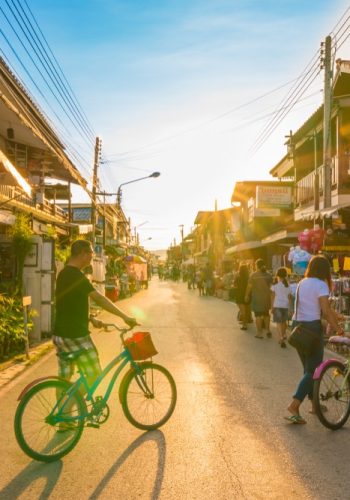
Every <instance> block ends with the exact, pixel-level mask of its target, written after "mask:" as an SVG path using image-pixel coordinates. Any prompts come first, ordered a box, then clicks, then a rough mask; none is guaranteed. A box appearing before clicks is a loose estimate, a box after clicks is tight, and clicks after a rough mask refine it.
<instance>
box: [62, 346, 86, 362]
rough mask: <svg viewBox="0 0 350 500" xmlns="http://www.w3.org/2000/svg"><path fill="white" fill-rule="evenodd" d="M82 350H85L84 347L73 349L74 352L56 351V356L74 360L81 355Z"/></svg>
mask: <svg viewBox="0 0 350 500" xmlns="http://www.w3.org/2000/svg"><path fill="white" fill-rule="evenodd" d="M84 352H86V349H79V351H74V352H60V353H58V357H59V358H61V359H63V360H64V361H74V360H76V359H77V358H79V356H81V355H82V354H83V353H84Z"/></svg>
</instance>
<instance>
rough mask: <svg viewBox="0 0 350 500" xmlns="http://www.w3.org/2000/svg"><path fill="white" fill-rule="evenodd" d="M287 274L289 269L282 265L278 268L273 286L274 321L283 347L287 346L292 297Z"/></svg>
mask: <svg viewBox="0 0 350 500" xmlns="http://www.w3.org/2000/svg"><path fill="white" fill-rule="evenodd" d="M287 276H288V273H287V269H286V268H285V267H280V268H279V269H277V272H276V276H275V280H274V284H273V285H272V286H271V293H272V315H273V321H274V322H275V323H276V327H277V333H278V339H279V340H278V341H279V344H280V346H281V347H282V348H285V347H286V342H285V341H286V330H287V321H288V311H289V305H290V302H291V298H292V293H291V288H290V286H289V283H288V281H287Z"/></svg>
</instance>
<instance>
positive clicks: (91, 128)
mask: <svg viewBox="0 0 350 500" xmlns="http://www.w3.org/2000/svg"><path fill="white" fill-rule="evenodd" d="M24 3H25V5H26V7H27V9H28V11H29V12H30V15H31V16H32V19H33V21H34V23H35V25H36V27H37V28H38V31H39V33H40V35H41V37H42V39H43V40H44V42H45V45H46V47H47V48H48V50H49V52H50V54H51V56H52V58H53V59H54V61H55V63H56V65H57V68H58V69H59V72H60V73H61V75H62V78H63V79H64V81H65V82H66V84H67V87H68V88H69V90H70V92H71V95H72V96H73V98H74V101H75V103H76V105H77V106H78V108H79V109H80V111H81V113H82V115H83V116H84V117H85V120H86V123H87V125H88V126H89V128H90V130H91V132H92V134H93V136H94V137H96V135H97V134H96V132H95V131H94V129H93V127H92V125H91V123H90V122H89V119H88V117H87V116H86V114H85V112H84V110H83V108H82V106H81V104H80V103H79V101H78V98H77V97H76V95H75V93H74V91H73V89H72V87H71V85H70V83H69V81H68V80H67V78H66V76H65V74H64V72H63V69H62V67H61V65H60V63H59V62H58V60H57V59H56V57H55V54H54V53H53V51H52V49H51V47H50V45H49V43H48V41H47V39H46V37H45V35H44V33H43V32H42V30H41V28H40V26H39V24H38V22H37V20H36V18H35V16H34V14H33V12H32V10H31V9H30V7H29V5H28V3H27V0H24Z"/></svg>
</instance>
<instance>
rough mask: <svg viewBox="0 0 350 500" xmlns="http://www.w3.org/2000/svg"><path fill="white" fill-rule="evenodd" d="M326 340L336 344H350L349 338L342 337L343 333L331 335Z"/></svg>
mask: <svg viewBox="0 0 350 500" xmlns="http://www.w3.org/2000/svg"><path fill="white" fill-rule="evenodd" d="M328 342H330V343H331V344H336V345H347V346H350V338H349V337H344V336H343V335H333V337H330V338H329V339H328Z"/></svg>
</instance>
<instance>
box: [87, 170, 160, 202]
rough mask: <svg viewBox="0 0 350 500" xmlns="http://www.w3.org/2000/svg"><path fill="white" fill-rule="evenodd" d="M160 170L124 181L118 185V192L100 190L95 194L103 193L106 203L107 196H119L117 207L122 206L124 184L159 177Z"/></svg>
mask: <svg viewBox="0 0 350 500" xmlns="http://www.w3.org/2000/svg"><path fill="white" fill-rule="evenodd" d="M159 176H160V172H152V173H151V174H150V175H146V176H144V177H139V178H138V179H133V180H132V181H128V182H123V183H122V184H120V185H119V186H118V189H117V192H116V193H106V192H105V191H103V192H99V193H94V194H95V196H98V195H101V196H103V200H104V204H105V197H106V196H117V207H118V208H120V203H121V197H122V190H121V188H122V186H126V184H131V183H133V182H138V181H143V180H144V179H149V178H150V177H159Z"/></svg>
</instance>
